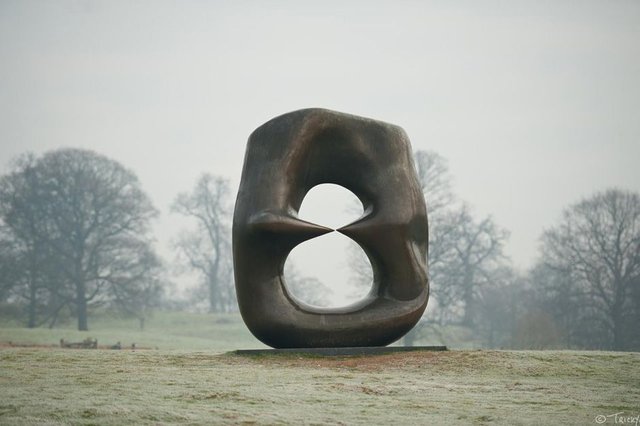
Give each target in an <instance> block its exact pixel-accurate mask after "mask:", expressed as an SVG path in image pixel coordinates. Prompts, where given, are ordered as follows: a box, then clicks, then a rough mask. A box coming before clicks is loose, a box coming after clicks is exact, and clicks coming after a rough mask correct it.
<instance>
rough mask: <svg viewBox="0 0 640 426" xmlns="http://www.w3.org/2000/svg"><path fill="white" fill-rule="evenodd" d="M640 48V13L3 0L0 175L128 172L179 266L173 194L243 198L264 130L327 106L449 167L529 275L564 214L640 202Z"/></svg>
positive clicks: (520, 7) (619, 5)
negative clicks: (13, 168)
mask: <svg viewBox="0 0 640 426" xmlns="http://www.w3.org/2000/svg"><path fill="white" fill-rule="evenodd" d="M638 40H640V3H639V2H636V1H617V2H605V1H581V2H577V1H576V2H574V1H564V2H539V1H535V2H534V1H529V2H526V1H517V2H491V1H489V2H474V1H469V2H456V3H455V5H454V4H450V2H441V1H430V2H423V1H396V2H391V1H387V2H374V1H366V2H364V1H363V2H356V1H353V2H337V1H324V2H315V3H313V2H304V3H303V2H295V1H274V2H258V1H255V2H250V1H243V2H173V1H153V2H151V1H148V2H144V1H142V2H119V1H103V2H88V1H66V2H33V1H3V2H2V3H0V57H1V58H2V59H1V66H0V129H1V136H2V137H1V138H0V158H1V159H2V162H1V163H2V164H0V167H1V168H0V172H2V173H5V172H6V171H7V170H8V167H9V161H10V159H11V158H13V157H15V156H17V155H19V154H21V153H23V152H25V151H33V152H36V153H42V152H45V151H47V150H51V149H55V148H58V147H81V148H87V149H92V150H95V151H97V152H100V153H102V154H105V155H107V156H109V157H112V158H114V159H116V160H118V161H120V162H121V163H123V164H124V165H125V166H127V167H128V168H130V169H132V170H133V171H135V172H136V173H137V174H138V176H139V178H140V180H141V182H142V185H143V187H144V188H145V190H146V191H147V192H148V194H149V195H150V197H151V198H152V200H153V201H154V203H155V205H156V207H157V208H159V209H160V210H161V217H160V218H159V219H158V220H157V222H156V235H157V239H158V248H159V250H160V252H161V253H162V254H163V256H164V257H165V258H167V260H173V256H174V254H173V250H172V249H171V248H170V244H169V242H170V241H171V238H173V237H174V236H175V235H176V233H177V232H178V231H179V230H180V229H181V227H183V226H187V225H188V223H186V222H185V221H184V220H183V219H181V218H179V217H177V216H176V215H171V214H170V213H169V208H168V207H169V205H170V204H171V202H172V200H173V199H174V197H175V196H176V194H177V193H179V192H181V191H187V190H189V189H190V188H192V187H193V185H194V183H195V181H196V179H197V177H198V176H199V175H200V174H201V173H203V172H209V173H212V174H215V175H221V176H225V177H227V178H229V179H230V181H231V183H232V187H233V191H235V190H236V188H237V185H238V182H239V176H240V172H241V169H242V161H243V155H244V149H245V143H246V140H247V137H248V135H249V134H250V133H251V132H252V131H253V130H254V129H255V128H256V127H258V126H259V125H261V124H262V123H264V122H265V121H267V120H269V119H270V118H273V117H275V116H277V115H280V114H282V113H285V112H288V111H292V110H296V109H300V108H306V107H324V108H329V109H334V110H338V111H342V112H348V113H352V114H356V115H361V116H366V117H371V118H374V119H379V120H383V121H388V122H391V123H394V124H397V125H400V126H402V127H403V128H404V129H405V130H406V132H407V133H408V135H409V137H410V139H411V141H412V144H413V148H414V149H415V150H418V149H420V150H433V151H436V152H438V153H439V154H441V155H442V156H444V157H445V158H446V159H448V164H449V168H450V171H451V173H452V175H453V177H454V191H455V192H456V194H457V195H458V196H459V197H460V198H461V199H463V200H465V201H467V202H469V203H470V204H471V205H472V206H473V208H474V211H475V212H477V214H478V215H481V216H485V215H492V216H493V217H494V219H495V221H496V222H497V223H498V224H499V225H500V226H502V227H504V228H506V229H508V230H509V231H510V232H511V237H510V240H509V243H508V245H507V248H506V253H507V254H508V255H509V256H510V257H511V259H512V260H513V262H514V264H515V265H516V266H517V267H519V268H526V267H528V266H530V265H531V264H532V263H533V262H534V261H535V258H536V255H537V247H538V237H539V235H540V233H541V232H542V230H543V229H545V228H546V227H549V226H551V225H553V224H554V222H555V221H557V219H559V217H560V214H561V211H562V209H563V208H565V207H566V206H568V205H569V204H571V203H574V202H577V201H579V200H580V199H581V198H582V197H585V196H588V195H590V194H592V193H593V192H595V191H598V190H602V189H605V188H608V187H620V188H623V189H628V190H632V191H638V190H640V168H639V167H638V165H637V163H638V159H639V158H640V84H639V83H640V82H639V76H640V43H638ZM427 201H428V200H427ZM343 204H344V202H343V201H340V204H338V202H337V201H335V200H334V199H333V198H332V197H331V196H324V198H321V199H320V200H319V201H317V202H316V203H315V204H314V205H315V206H316V207H315V208H314V209H312V210H315V211H317V212H318V213H322V214H325V215H328V216H329V217H330V216H331V214H332V212H343V211H344V208H345V206H344V205H343ZM340 214H342V213H340ZM324 217H327V216H324ZM338 225H340V223H338V224H337V225H336V226H338ZM323 250H325V251H324V252H323V253H325V254H326V259H327V261H329V260H330V258H331V257H332V254H333V253H334V252H335V250H329V249H323ZM321 252H322V251H321ZM334 257H336V258H337V259H340V258H341V257H342V254H341V253H338V254H337V255H336V256H334ZM309 263H310V264H312V263H317V259H310V260H309ZM302 266H303V267H307V266H309V265H302ZM328 270H329V271H330V272H329V275H328V278H326V279H327V280H331V279H332V277H333V275H331V274H335V277H336V279H338V275H344V272H340V271H339V270H337V271H334V268H329V269H328Z"/></svg>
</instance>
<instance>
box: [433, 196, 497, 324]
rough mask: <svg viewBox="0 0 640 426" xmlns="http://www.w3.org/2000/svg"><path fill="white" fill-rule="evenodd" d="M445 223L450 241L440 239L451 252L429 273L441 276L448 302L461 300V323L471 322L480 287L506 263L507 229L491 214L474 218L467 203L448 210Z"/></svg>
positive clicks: (442, 292) (488, 281)
mask: <svg viewBox="0 0 640 426" xmlns="http://www.w3.org/2000/svg"><path fill="white" fill-rule="evenodd" d="M449 217H450V219H449V220H448V221H447V222H446V227H449V228H450V231H448V234H447V235H448V237H447V238H449V239H450V241H447V242H443V243H442V244H443V245H445V247H447V248H449V247H450V248H451V249H450V252H449V253H447V254H446V256H443V257H444V259H445V260H443V261H441V262H439V263H438V264H436V265H434V271H432V273H433V274H434V275H435V276H436V277H438V279H440V280H441V281H440V283H439V284H440V287H439V289H440V292H441V294H442V295H446V299H447V300H448V301H449V303H453V302H454V301H456V300H457V301H461V302H463V303H464V315H463V317H462V321H461V322H462V324H463V325H466V326H468V327H473V326H474V319H475V318H476V316H477V312H476V309H477V306H478V302H479V300H480V299H481V294H482V290H483V289H484V288H486V287H489V286H491V285H492V284H494V283H495V282H496V281H497V280H498V279H499V272H500V271H501V270H502V268H504V267H505V262H506V257H505V256H504V254H503V248H504V243H505V241H506V239H507V238H508V235H509V234H508V232H507V231H505V230H504V229H502V228H500V227H499V226H498V225H496V224H495V222H494V221H493V219H492V218H491V217H486V218H484V219H482V220H480V221H476V220H475V219H474V218H473V217H472V216H471V213H470V210H469V207H468V206H465V205H463V206H462V207H461V208H460V209H458V210H456V211H452V212H450V216H449Z"/></svg>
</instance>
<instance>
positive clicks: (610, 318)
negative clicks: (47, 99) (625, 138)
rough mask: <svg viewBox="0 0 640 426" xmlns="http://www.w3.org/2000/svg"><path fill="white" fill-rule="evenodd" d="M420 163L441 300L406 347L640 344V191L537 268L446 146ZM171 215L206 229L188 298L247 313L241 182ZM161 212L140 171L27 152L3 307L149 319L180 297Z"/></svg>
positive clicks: (606, 199)
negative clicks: (463, 182) (467, 190)
mask: <svg viewBox="0 0 640 426" xmlns="http://www.w3.org/2000/svg"><path fill="white" fill-rule="evenodd" d="M414 160H415V166H416V171H417V173H418V178H419V180H420V183H421V186H422V190H423V192H424V193H425V198H426V200H427V210H428V213H429V222H430V223H429V231H430V235H429V238H430V245H429V258H428V261H429V274H430V280H431V300H430V302H429V306H428V308H427V314H426V316H425V318H424V320H423V322H422V323H421V324H422V327H421V328H420V327H419V328H416V329H415V331H413V332H412V333H410V334H409V335H408V336H407V338H406V340H405V342H406V343H408V344H411V343H412V342H413V341H414V340H415V339H417V338H419V334H420V333H429V332H432V331H433V330H435V329H436V328H435V327H436V326H438V327H443V326H449V325H459V326H461V327H465V328H466V329H469V330H472V331H473V333H474V335H475V336H477V337H478V338H479V339H481V340H482V343H483V345H484V346H487V347H514V348H547V347H568V348H600V349H615V350H632V349H633V350H637V349H639V348H640V332H639V331H638V324H639V320H640V307H639V306H640V303H639V302H640V196H639V195H638V194H637V193H633V192H628V191H623V190H620V189H607V190H604V191H603V192H598V193H596V194H594V195H592V196H591V197H589V198H586V199H584V200H582V201H579V202H578V203H576V204H573V205H570V206H568V207H567V208H566V209H565V211H564V213H563V216H562V218H561V219H560V220H559V221H558V223H557V224H556V225H555V226H553V227H551V228H549V229H547V230H544V231H543V232H542V234H541V239H540V254H539V256H538V259H537V261H536V263H535V266H534V267H532V268H531V269H530V270H528V271H524V272H522V271H516V270H515V269H514V268H513V266H512V265H511V262H510V260H509V258H508V257H507V256H506V254H505V253H504V245H505V243H506V241H507V239H508V236H509V233H508V231H507V230H505V229H504V228H502V227H500V226H499V225H498V224H496V223H495V221H494V220H493V218H492V217H490V216H487V217H477V216H476V214H475V213H474V211H473V209H472V208H471V207H470V206H469V204H468V203H466V202H464V201H463V200H460V199H459V198H458V197H457V196H456V195H455V194H454V193H453V191H452V185H451V180H452V178H451V175H450V172H449V168H448V165H447V162H446V160H445V159H444V158H443V157H442V156H440V155H439V154H437V153H435V152H432V151H418V152H416V153H415V156H414ZM170 209H171V212H173V213H174V214H179V215H182V216H184V217H186V218H189V219H190V221H191V223H192V229H189V230H184V231H182V232H180V234H179V235H178V236H177V237H176V238H175V239H174V241H173V246H174V248H175V249H176V253H178V259H177V260H178V262H179V264H180V265H181V268H182V269H183V270H184V271H185V272H186V271H189V272H191V273H196V274H197V276H198V277H199V280H200V285H199V286H198V287H196V288H195V290H194V291H193V293H192V294H191V297H190V299H189V300H188V301H187V302H186V304H188V305H189V306H198V307H200V308H201V309H206V310H208V311H211V312H229V311H234V310H236V309H237V306H236V299H235V289H234V284H233V262H232V256H231V239H230V229H231V227H230V223H231V216H232V199H231V194H230V185H229V182H228V180H226V179H224V178H222V177H219V176H214V175H211V174H206V173H205V174H203V175H202V176H201V177H200V178H199V179H198V181H197V182H196V184H195V185H194V187H193V188H192V189H191V190H190V191H185V192H183V193H180V194H177V195H176V197H175V199H174V202H173V203H172V205H171V207H170ZM157 215H158V210H157V209H156V208H155V207H154V206H153V204H152V202H151V200H150V199H149V197H148V196H147V195H146V194H145V192H144V191H143V190H142V188H141V185H140V182H139V181H138V178H137V177H136V175H135V173H133V172H132V171H130V170H128V169H126V168H125V167H124V166H122V165H121V164H119V163H118V162H116V161H114V160H112V159H109V158H107V157H105V156H103V155H100V154H97V153H95V152H92V151H87V150H80V149H60V150H55V151H51V152H47V153H45V154H43V155H42V156H39V157H38V156H35V155H33V154H25V155H22V156H20V157H19V158H18V159H16V160H15V161H14V162H13V164H12V167H11V169H10V171H9V172H8V173H7V174H5V175H4V176H2V177H1V178H0V303H1V304H2V305H1V306H2V307H3V309H4V310H10V309H13V310H14V311H15V312H16V315H17V316H19V317H20V318H23V319H24V321H25V325H27V326H28V327H37V326H41V325H44V324H46V325H49V326H54V325H55V324H56V321H58V319H59V318H60V316H61V315H65V316H71V317H73V318H75V319H76V320H77V324H78V328H79V329H80V330H86V329H88V318H89V316H90V313H91V312H92V311H93V310H94V309H95V308H98V307H104V308H107V309H112V310H115V311H119V312H122V313H123V314H127V315H134V316H136V317H137V318H138V319H139V320H140V324H141V326H143V324H144V320H145V318H146V316H147V315H148V313H149V311H150V309H152V308H154V307H157V306H160V305H164V306H170V305H171V304H172V301H169V300H167V298H166V297H164V296H165V292H166V289H167V288H168V286H169V285H170V283H169V282H168V280H167V278H166V277H167V276H168V269H167V268H168V266H167V263H166V262H165V261H163V260H162V259H161V258H160V257H159V256H158V254H157V253H156V252H155V249H154V246H153V234H152V231H151V224H152V220H153V219H154V218H155V217H156V216H157ZM354 259H355V260H354V261H352V262H350V264H351V267H352V271H353V275H354V278H355V279H356V281H357V282H360V283H362V285H367V284H368V283H369V282H370V280H371V279H372V278H371V270H370V267H369V266H368V264H367V262H366V260H364V259H362V258H358V257H357V255H356V256H355V258H354ZM287 278H288V282H287V285H288V286H289V287H291V288H292V289H293V290H294V293H295V294H296V295H304V297H303V298H304V299H305V300H306V301H307V302H309V303H314V301H319V300H321V299H322V298H323V285H322V283H320V282H318V281H317V280H315V279H313V278H309V277H305V276H304V275H303V274H301V273H300V272H299V271H297V270H292V271H290V273H288V274H287ZM173 304H174V305H175V303H173Z"/></svg>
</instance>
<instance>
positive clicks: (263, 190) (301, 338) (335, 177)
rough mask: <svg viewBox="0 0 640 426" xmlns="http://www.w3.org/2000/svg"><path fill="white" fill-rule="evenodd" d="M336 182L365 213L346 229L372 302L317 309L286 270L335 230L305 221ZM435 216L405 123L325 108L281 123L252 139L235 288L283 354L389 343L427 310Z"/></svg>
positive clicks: (255, 328) (236, 224) (238, 227)
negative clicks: (306, 208)
mask: <svg viewBox="0 0 640 426" xmlns="http://www.w3.org/2000/svg"><path fill="white" fill-rule="evenodd" d="M322 183H333V184H337V185H341V186H343V187H345V188H347V189H349V190H350V191H352V192H353V193H354V194H355V195H356V196H357V197H358V198H359V199H360V201H361V202H362V204H363V206H364V213H363V215H362V217H361V218H359V219H358V220H356V221H355V222H353V223H351V224H349V225H347V226H345V227H342V228H340V229H338V230H337V231H338V232H341V233H342V234H344V235H346V236H348V237H349V238H351V239H353V240H354V241H356V242H357V243H358V244H359V245H360V246H361V247H362V249H363V250H364V251H365V253H366V254H367V256H368V257H369V260H370V261H371V265H372V267H373V276H374V279H373V286H372V289H371V292H370V293H369V295H368V296H367V297H366V298H365V299H364V300H361V301H359V302H357V303H355V304H353V305H350V306H347V307H344V308H339V309H326V308H317V307H313V306H309V305H306V304H304V303H303V302H301V301H299V300H297V299H295V298H294V297H292V296H291V294H290V293H289V292H288V291H287V289H286V287H285V285H284V278H283V269H284V263H285V260H286V259H287V256H288V255H289V253H290V252H291V250H292V249H293V248H294V247H295V246H296V245H298V244H300V243H301V242H303V241H306V240H309V239H311V238H315V237H317V236H320V235H323V234H325V233H328V232H331V231H333V230H332V229H330V228H326V227H323V226H319V225H316V224H313V223H309V222H306V221H303V220H300V219H298V217H297V214H298V210H299V209H300V205H301V204H302V200H303V198H304V197H305V195H306V194H307V192H308V191H309V190H310V189H311V188H313V187H314V186H316V185H319V184H322ZM427 228H428V226H427V212H426V207H425V202H424V196H423V194H422V191H421V190H420V185H419V184H418V180H417V177H416V172H415V168H414V165H413V157H412V152H411V145H410V142H409V139H408V137H407V136H406V134H405V132H404V131H403V130H402V129H401V128H400V127H398V126H394V125H391V124H387V123H383V122H380V121H375V120H371V119H367V118H362V117H357V116H353V115H348V114H343V113H339V112H335V111H329V110H324V109H304V110H299V111H294V112H291V113H288V114H284V115H282V116H279V117H276V118H274V119H272V120H271V121H269V122H267V123H265V124H264V125H262V126H260V127H259V128H257V129H256V130H255V131H254V132H253V133H252V134H251V136H250V137H249V141H248V143H247V151H246V155H245V161H244V168H243V171H242V180H241V182H240V189H239V191H238V197H237V200H236V207H235V212H234V217H233V259H234V267H235V278H236V291H237V295H238V303H239V306H240V312H241V314H242V317H243V319H244V321H245V323H246V324H247V327H249V330H251V332H252V333H253V334H254V335H255V336H256V337H257V338H258V339H259V340H261V341H262V342H264V343H265V344H267V345H269V346H272V347H275V348H306V347H346V346H384V345H387V344H389V343H391V342H393V341H395V340H397V339H399V338H400V337H402V336H403V335H404V334H405V333H407V332H408V331H409V330H410V329H411V328H412V327H413V326H414V325H415V324H416V322H417V321H418V320H419V319H420V317H421V316H422V313H423V312H424V309H425V307H426V305H427V300H428V297H429V286H428V280H427V267H426V265H427V259H426V256H427V244H428V229H427Z"/></svg>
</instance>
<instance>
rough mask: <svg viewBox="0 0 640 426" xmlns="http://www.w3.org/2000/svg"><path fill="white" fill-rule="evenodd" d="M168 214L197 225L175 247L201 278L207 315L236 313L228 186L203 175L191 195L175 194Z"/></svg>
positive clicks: (222, 180) (185, 233)
mask: <svg viewBox="0 0 640 426" xmlns="http://www.w3.org/2000/svg"><path fill="white" fill-rule="evenodd" d="M171 210H172V211H173V212H175V213H179V214H181V215H183V216H186V217H189V218H192V219H194V220H195V222H196V228H195V230H192V231H187V232H182V233H181V236H180V237H179V238H178V239H177V240H176V242H175V246H176V248H177V249H178V250H179V251H180V254H181V256H182V257H183V261H184V262H185V263H186V265H187V266H188V267H189V269H191V270H193V271H195V272H197V273H198V274H199V275H200V277H201V278H202V281H203V286H204V288H206V290H207V291H206V293H207V299H208V302H209V311H210V312H228V311H230V310H235V309H236V298H235V287H234V283H233V263H232V256H231V242H230V238H229V235H230V214H231V207H230V203H229V183H228V182H227V180H225V179H223V178H220V177H215V176H212V175H210V174H203V175H202V176H201V177H200V179H198V181H197V183H196V186H195V188H194V189H193V191H192V192H189V193H181V194H178V196H177V197H176V199H175V201H174V202H173V205H172V207H171Z"/></svg>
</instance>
